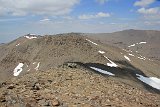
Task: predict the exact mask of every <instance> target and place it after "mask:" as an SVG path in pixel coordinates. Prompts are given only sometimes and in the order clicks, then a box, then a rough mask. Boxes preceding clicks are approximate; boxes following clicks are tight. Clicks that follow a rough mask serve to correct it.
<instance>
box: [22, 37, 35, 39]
mask: <svg viewBox="0 0 160 107" xmlns="http://www.w3.org/2000/svg"><path fill="white" fill-rule="evenodd" d="M24 37H25V38H27V39H36V38H37V37H36V36H24Z"/></svg>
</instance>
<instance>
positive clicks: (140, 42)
mask: <svg viewBox="0 0 160 107" xmlns="http://www.w3.org/2000/svg"><path fill="white" fill-rule="evenodd" d="M146 43H147V42H139V44H146Z"/></svg>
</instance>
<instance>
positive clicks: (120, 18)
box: [0, 0, 160, 43]
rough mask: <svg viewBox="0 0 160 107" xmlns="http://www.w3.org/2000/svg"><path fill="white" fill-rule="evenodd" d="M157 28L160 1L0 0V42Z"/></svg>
mask: <svg viewBox="0 0 160 107" xmlns="http://www.w3.org/2000/svg"><path fill="white" fill-rule="evenodd" d="M125 29H150V30H160V1H159V0H0V43H2V42H8V41H10V40H13V39H15V38H17V37H19V36H23V35H25V34H28V33H34V34H40V35H44V34H56V33H67V32H88V33H104V32H115V31H120V30H125Z"/></svg>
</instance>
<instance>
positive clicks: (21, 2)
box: [0, 0, 79, 16]
mask: <svg viewBox="0 0 160 107" xmlns="http://www.w3.org/2000/svg"><path fill="white" fill-rule="evenodd" d="M77 3H79V0H45V1H44V0H0V15H5V14H11V15H16V16H17V15H18V16H24V15H27V14H32V15H65V14H68V13H70V12H71V11H72V8H73V6H75V5H76V4H77Z"/></svg>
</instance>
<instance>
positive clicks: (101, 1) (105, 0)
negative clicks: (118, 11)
mask: <svg viewBox="0 0 160 107" xmlns="http://www.w3.org/2000/svg"><path fill="white" fill-rule="evenodd" d="M108 1H109V0H96V2H98V3H99V4H105V3H106V2H108Z"/></svg>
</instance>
